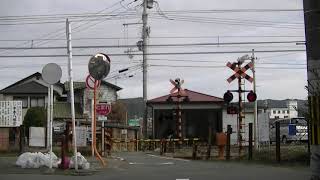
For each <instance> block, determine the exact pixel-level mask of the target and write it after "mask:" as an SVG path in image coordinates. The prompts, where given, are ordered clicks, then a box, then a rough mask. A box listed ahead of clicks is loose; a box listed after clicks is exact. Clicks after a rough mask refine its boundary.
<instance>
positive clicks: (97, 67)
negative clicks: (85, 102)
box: [86, 53, 110, 166]
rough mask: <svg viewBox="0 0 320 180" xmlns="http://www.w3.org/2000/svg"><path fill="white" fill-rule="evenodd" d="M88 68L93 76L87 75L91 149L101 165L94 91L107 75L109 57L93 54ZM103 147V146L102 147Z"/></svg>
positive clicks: (102, 161)
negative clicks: (97, 143) (90, 90)
mask: <svg viewBox="0 0 320 180" xmlns="http://www.w3.org/2000/svg"><path fill="white" fill-rule="evenodd" d="M88 69H89V73H90V76H91V77H92V78H93V79H92V78H89V77H87V82H86V84H87V86H89V88H93V116H92V125H93V126H92V135H93V136H92V145H91V148H92V151H93V152H95V154H96V155H97V157H98V158H99V159H100V161H101V163H102V164H103V166H105V162H104V160H103V159H102V157H101V156H100V154H99V152H98V150H97V147H96V125H97V123H96V114H97V112H96V91H97V88H98V86H99V84H100V81H101V80H102V79H103V78H105V77H107V75H108V74H109V71H110V58H109V57H108V56H107V55H106V54H103V53H99V54H96V55H95V56H92V57H91V58H90V60H89V64H88ZM89 79H91V81H92V82H94V83H93V84H94V86H93V87H92V86H90V82H89ZM102 126H104V124H103V123H102ZM102 129H104V127H102ZM102 135H104V132H103V133H102ZM102 142H104V140H102ZM103 148H104V147H103Z"/></svg>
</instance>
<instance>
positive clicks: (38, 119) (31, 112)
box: [23, 107, 47, 137]
mask: <svg viewBox="0 0 320 180" xmlns="http://www.w3.org/2000/svg"><path fill="white" fill-rule="evenodd" d="M46 122H47V113H46V109H45V108H43V107H32V108H30V109H28V111H27V113H26V115H25V117H24V120H23V125H24V127H25V132H26V133H25V135H26V136H27V137H29V127H45V126H46V124H47V123H46Z"/></svg>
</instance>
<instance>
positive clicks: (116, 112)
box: [108, 101, 127, 124]
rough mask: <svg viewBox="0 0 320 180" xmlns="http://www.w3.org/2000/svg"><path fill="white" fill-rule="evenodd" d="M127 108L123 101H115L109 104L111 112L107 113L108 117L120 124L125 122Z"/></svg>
mask: <svg viewBox="0 0 320 180" xmlns="http://www.w3.org/2000/svg"><path fill="white" fill-rule="evenodd" d="M126 113H127V108H126V106H125V104H124V103H122V102H120V101H116V102H115V103H112V105H111V113H110V114H109V115H108V119H110V120H111V121H113V122H117V123H120V124H125V123H126Z"/></svg>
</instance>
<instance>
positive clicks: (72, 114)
mask: <svg viewBox="0 0 320 180" xmlns="http://www.w3.org/2000/svg"><path fill="white" fill-rule="evenodd" d="M66 26H67V27H66V30H67V45H68V75H69V87H70V88H69V89H70V101H71V120H72V135H73V154H74V157H75V158H74V168H75V170H76V171H78V160H77V159H78V158H77V138H76V120H75V110H74V91H73V72H72V44H71V25H70V22H69V20H68V19H67V22H66ZM78 123H79V122H78ZM78 125H79V124H78ZM92 133H93V132H92Z"/></svg>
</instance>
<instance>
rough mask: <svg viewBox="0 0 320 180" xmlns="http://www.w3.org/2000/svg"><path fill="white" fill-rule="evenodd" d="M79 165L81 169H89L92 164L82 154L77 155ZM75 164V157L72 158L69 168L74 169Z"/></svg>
mask: <svg viewBox="0 0 320 180" xmlns="http://www.w3.org/2000/svg"><path fill="white" fill-rule="evenodd" d="M77 163H78V168H79V169H89V168H90V163H89V162H88V161H87V159H86V158H84V157H83V156H82V155H81V153H80V152H78V153H77ZM74 164H75V156H72V157H71V159H70V164H69V168H74Z"/></svg>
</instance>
